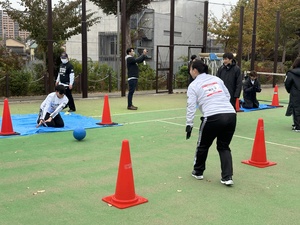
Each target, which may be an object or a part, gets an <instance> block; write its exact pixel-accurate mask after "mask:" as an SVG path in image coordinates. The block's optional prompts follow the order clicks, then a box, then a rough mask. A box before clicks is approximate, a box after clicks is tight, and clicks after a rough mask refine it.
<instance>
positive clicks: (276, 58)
mask: <svg viewBox="0 0 300 225" xmlns="http://www.w3.org/2000/svg"><path fill="white" fill-rule="evenodd" d="M279 28H280V12H279V11H277V13H276V31H275V48H274V67H273V73H277V61H278V42H279ZM275 85H276V76H273V87H275Z"/></svg>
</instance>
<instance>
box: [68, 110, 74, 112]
mask: <svg viewBox="0 0 300 225" xmlns="http://www.w3.org/2000/svg"><path fill="white" fill-rule="evenodd" d="M68 112H76V110H75V109H74V110H73V109H69V110H68Z"/></svg>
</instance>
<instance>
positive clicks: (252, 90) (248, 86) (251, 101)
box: [242, 70, 261, 109]
mask: <svg viewBox="0 0 300 225" xmlns="http://www.w3.org/2000/svg"><path fill="white" fill-rule="evenodd" d="M256 92H261V87H260V82H259V80H258V79H257V73H256V71H254V70H252V71H250V74H249V76H247V77H246V79H245V81H244V83H243V98H244V102H243V103H242V106H243V108H245V109H251V108H259V102H258V101H257V99H256Z"/></svg>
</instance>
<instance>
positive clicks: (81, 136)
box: [73, 127, 86, 141]
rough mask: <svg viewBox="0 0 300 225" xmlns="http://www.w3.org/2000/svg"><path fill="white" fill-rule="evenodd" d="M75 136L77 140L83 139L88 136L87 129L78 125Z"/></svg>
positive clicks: (74, 132)
mask: <svg viewBox="0 0 300 225" xmlns="http://www.w3.org/2000/svg"><path fill="white" fill-rule="evenodd" d="M73 136H74V138H75V139H76V140H78V141H81V140H82V139H84V138H85V136H86V131H85V129H84V128H81V127H78V128H76V129H75V130H74V131H73Z"/></svg>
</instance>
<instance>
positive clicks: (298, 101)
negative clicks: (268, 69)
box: [284, 57, 300, 132]
mask: <svg viewBox="0 0 300 225" xmlns="http://www.w3.org/2000/svg"><path fill="white" fill-rule="evenodd" d="M284 85H285V89H286V91H287V92H288V93H289V94H290V99H289V105H288V108H287V110H286V114H285V115H286V116H291V115H292V116H293V122H294V124H293V125H292V130H294V131H296V132H300V57H298V58H297V59H296V60H295V61H294V63H293V65H292V69H290V70H289V71H288V72H287V73H286V77H285V80H284Z"/></svg>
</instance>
